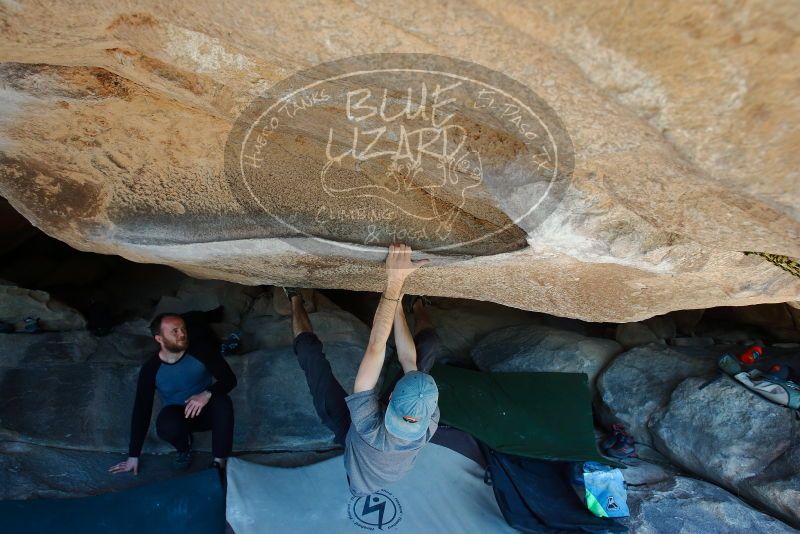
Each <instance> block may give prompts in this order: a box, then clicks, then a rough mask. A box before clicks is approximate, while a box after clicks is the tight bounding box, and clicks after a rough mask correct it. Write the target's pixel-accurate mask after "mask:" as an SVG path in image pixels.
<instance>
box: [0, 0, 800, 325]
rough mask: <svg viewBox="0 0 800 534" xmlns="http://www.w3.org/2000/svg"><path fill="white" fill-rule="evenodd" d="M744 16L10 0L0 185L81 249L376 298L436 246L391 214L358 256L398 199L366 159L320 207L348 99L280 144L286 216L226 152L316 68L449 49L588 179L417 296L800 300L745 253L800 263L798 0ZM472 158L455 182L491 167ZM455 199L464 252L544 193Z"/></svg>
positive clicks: (569, 303)
mask: <svg viewBox="0 0 800 534" xmlns="http://www.w3.org/2000/svg"><path fill="white" fill-rule="evenodd" d="M745 4H746V5H745V6H744V7H732V6H727V5H724V4H720V5H717V4H708V5H698V4H697V3H694V2H688V1H681V2H670V3H652V4H646V5H644V4H642V5H637V6H636V7H635V8H629V7H625V8H624V9H623V8H622V5H623V4H618V3H617V2H614V1H606V2H601V3H600V4H596V3H593V4H592V5H591V6H589V5H588V4H585V3H580V2H561V1H555V0H553V1H550V0H548V1H546V2H540V3H536V4H535V5H517V4H516V3H512V2H506V1H499V2H493V3H482V2H479V3H468V4H464V5H462V6H460V8H459V9H458V10H452V9H449V8H448V7H446V6H430V5H429V4H427V3H421V2H411V3H409V4H404V6H403V8H402V9H397V8H396V7H394V6H392V5H388V4H382V3H381V2H377V3H375V2H371V3H368V4H367V3H356V4H353V5H347V6H342V5H340V4H337V3H330V4H328V3H326V2H322V3H314V4H312V5H307V6H306V8H305V9H295V10H286V9H285V7H284V6H282V5H272V6H264V5H263V4H260V3H259V4H256V3H248V2H245V3H244V4H242V3H237V4H235V5H233V4H231V5H229V6H225V5H220V4H219V3H218V2H212V1H201V2H199V3H194V4H193V5H192V6H191V7H189V6H185V7H175V6H173V5H172V4H169V3H165V2H149V3H144V2H142V3H138V2H133V3H126V4H113V3H112V4H110V3H102V2H73V3H66V4H60V5H59V6H56V7H52V6H44V5H38V4H25V3H19V2H10V3H8V4H7V5H4V7H3V9H2V11H0V22H1V23H2V27H3V32H2V38H0V61H1V62H2V65H0V81H2V86H3V90H2V94H0V105H1V106H2V116H3V121H2V123H1V124H0V195H2V196H3V197H5V198H6V199H8V201H9V202H10V203H11V205H12V206H13V207H14V208H15V209H16V210H18V211H19V212H20V213H21V214H23V215H24V216H25V217H26V218H27V219H28V220H30V221H31V222H32V223H33V224H34V225H35V226H37V227H39V228H41V229H43V230H44V231H45V232H47V233H48V234H50V235H51V236H54V237H56V238H58V239H60V240H62V241H65V242H67V243H69V244H70V245H72V246H73V247H75V248H78V249H81V250H91V251H96V252H101V253H106V254H119V255H122V256H124V257H126V258H129V259H133V260H135V261H138V262H147V263H160V264H166V265H171V266H175V267H177V268H179V269H181V270H182V271H184V272H186V273H189V274H191V275H194V276H196V277H199V278H215V279H225V280H229V281H235V282H241V283H245V284H250V285H257V284H263V283H279V284H291V285H305V286H314V287H331V288H333V287H336V288H349V289H357V290H379V289H380V287H381V284H382V282H383V280H382V274H383V273H382V270H381V267H380V266H379V264H378V261H379V260H380V259H381V251H380V250H381V247H383V246H385V245H386V244H387V243H388V242H389V241H391V240H392V239H396V238H402V239H404V240H406V241H408V242H409V244H411V245H412V246H414V247H415V248H417V249H421V248H426V247H428V248H430V247H429V245H430V244H431V243H430V241H431V239H432V238H431V239H429V237H430V236H420V235H409V234H407V233H406V234H401V232H402V231H403V230H404V227H405V226H408V225H409V224H411V223H410V222H408V221H405V220H400V219H393V220H392V221H393V222H396V223H397V224H396V225H395V226H394V227H392V228H393V230H392V231H393V232H394V233H391V234H390V232H389V230H390V228H389V227H388V226H387V227H386V228H384V227H381V229H382V231H383V233H382V234H381V236H380V237H379V238H376V239H375V240H373V241H370V242H369V243H367V244H366V245H368V246H364V245H365V243H364V242H360V244H361V248H360V249H358V250H351V249H349V248H347V247H348V246H351V245H353V246H354V245H356V244H358V243H356V239H355V238H354V237H353V236H361V235H367V236H368V235H369V227H370V225H373V226H376V228H377V226H378V225H379V223H381V220H380V218H381V217H382V216H383V215H384V214H385V213H384V208H387V206H388V205H389V204H387V203H386V202H385V200H386V199H376V200H375V203H374V204H371V205H370V206H371V207H372V208H375V213H373V212H372V211H370V210H367V211H363V210H362V211H359V210H361V209H362V208H363V205H362V203H361V201H356V200H352V201H351V200H348V199H347V198H341V195H340V196H339V197H336V198H334V197H335V194H336V193H337V192H342V191H344V190H345V189H346V188H347V187H346V186H347V184H348V182H347V180H350V179H351V178H353V175H352V173H351V174H350V175H347V176H333V178H334V179H336V180H339V179H340V178H341V180H339V181H338V182H337V184H338V185H337V187H338V189H337V188H333V189H330V191H331V194H330V196H326V197H325V199H327V200H329V201H330V202H334V201H335V203H336V206H337V209H336V211H331V210H327V208H326V206H325V205H320V206H319V207H318V204H319V202H320V201H321V200H320V197H319V195H312V194H311V192H312V191H313V190H314V189H313V187H312V186H313V185H314V184H316V185H317V186H319V181H320V178H321V176H322V178H323V179H325V178H326V177H328V175H327V174H325V172H323V173H322V174H320V172H319V171H320V169H321V166H319V167H320V168H316V167H314V162H316V161H318V159H319V157H320V154H319V153H318V152H319V151H317V152H313V153H312V150H311V147H319V146H320V143H322V144H323V145H324V142H325V141H326V139H327V134H328V130H329V128H328V126H330V124H331V123H330V120H332V119H330V118H329V117H327V116H326V115H325V113H338V112H341V111H342V109H341V108H337V107H335V106H334V107H330V109H325V110H322V111H319V113H318V114H317V115H315V117H316V118H317V119H318V120H315V121H314V122H312V123H309V124H306V123H302V124H301V123H298V124H297V125H296V128H295V130H294V131H293V135H287V136H284V137H282V138H281V139H280V141H279V144H280V146H281V148H282V149H285V150H282V151H281V152H280V154H282V155H283V157H284V159H283V160H280V161H278V162H277V163H276V165H275V166H274V167H271V168H270V169H273V168H274V169H276V170H277V171H276V172H274V173H273V174H274V176H271V177H269V179H270V180H271V181H269V182H268V183H267V185H265V186H264V187H265V188H266V189H267V191H266V192H267V193H268V192H270V191H274V192H277V193H276V198H275V199H274V205H272V206H271V211H270V214H273V212H275V214H277V216H278V217H279V218H281V219H282V220H284V221H285V222H287V223H288V225H284V226H281V225H278V226H275V225H271V224H272V223H270V222H269V221H267V223H268V224H267V225H266V226H264V225H263V224H261V223H264V219H269V218H270V217H268V216H266V215H265V214H264V213H263V212H258V213H254V212H253V210H252V209H251V206H250V204H249V201H247V200H246V199H244V198H242V197H241V195H238V194H236V192H235V191H233V192H232V190H231V189H230V188H229V187H228V183H229V182H228V180H229V178H230V176H228V175H227V174H226V173H227V172H228V170H227V168H226V162H225V146H226V140H227V139H228V136H229V134H230V133H231V131H232V129H233V128H234V125H235V124H236V120H237V117H239V116H240V114H241V113H242V111H243V110H245V109H247V107H248V105H249V104H250V103H251V102H252V101H254V100H255V99H256V98H258V97H260V96H263V95H265V94H267V93H268V92H269V90H270V89H271V88H273V87H276V85H277V84H279V83H281V80H285V79H286V78H288V77H291V76H292V75H293V74H295V73H297V72H298V71H300V70H303V69H305V68H307V67H310V66H313V65H317V64H320V63H323V62H327V61H332V60H335V59H340V58H347V57H352V56H357V55H361V54H374V53H391V52H398V51H403V52H406V53H408V52H415V53H427V54H441V55H447V56H452V57H457V58H460V59H461V60H466V61H470V62H473V63H476V64H479V65H483V66H485V67H487V68H489V69H492V70H494V71H497V72H501V73H503V74H504V75H507V76H509V77H510V78H512V79H514V80H516V81H517V82H519V83H520V84H521V86H524V87H526V88H528V89H530V90H531V91H532V92H533V93H535V94H536V95H538V98H540V99H541V101H542V102H543V103H544V104H546V106H547V107H549V109H550V110H551V111H552V114H553V115H554V116H556V117H557V118H558V122H560V124H561V126H563V131H564V132H566V134H567V136H568V138H569V139H570V140H571V141H570V143H569V144H570V145H571V147H570V149H569V151H568V152H571V153H572V154H573V155H574V158H573V159H574V166H573V167H574V168H573V171H572V173H571V175H570V176H569V180H568V183H565V184H564V185H565V187H564V188H563V190H561V192H560V196H559V197H558V198H555V197H548V202H549V203H548V202H546V203H545V204H543V205H545V206H547V210H548V211H547V214H546V215H547V217H543V218H542V220H541V221H539V222H538V224H536V225H535V226H532V227H529V226H526V224H523V223H522V222H520V223H519V224H515V225H512V226H513V227H511V228H510V230H509V234H508V237H507V238H503V239H495V240H488V241H485V242H483V244H479V245H476V247H472V248H469V247H468V248H467V249H464V250H462V251H461V252H459V253H458V254H455V255H454V254H453V253H448V252H447V251H446V250H445V251H440V252H435V251H432V252H430V253H429V254H426V256H429V257H431V258H432V259H433V260H434V261H433V264H432V265H431V266H429V267H428V268H426V269H423V270H422V271H420V272H419V273H417V274H415V275H414V277H413V279H412V280H410V282H409V288H408V289H409V292H411V293H418V294H428V295H442V296H455V297H463V298H472V299H478V300H490V301H494V302H499V303H503V304H507V305H510V306H513V307H517V308H523V309H529V310H537V311H544V312H548V313H551V314H555V315H559V316H565V317H573V318H581V319H584V320H590V321H614V322H628V321H636V320H642V319H645V318H647V317H651V316H653V315H657V314H663V313H666V312H668V311H671V310H677V309H690V308H691V309H694V308H705V307H710V306H719V305H745V304H755V303H769V302H785V301H791V300H798V296H800V280H798V279H796V278H794V277H793V276H791V275H790V274H789V273H787V272H785V271H783V270H781V269H780V268H778V267H776V266H774V265H772V264H770V263H768V262H766V261H765V260H763V259H761V258H760V257H755V256H744V255H743V254H742V253H741V252H742V251H765V252H772V253H778V254H785V255H788V256H792V257H798V256H800V245H799V244H800V239H799V238H798V237H800V223H798V211H797V206H798V205H800V202H798V196H797V195H798V188H797V187H796V184H797V180H798V174H797V169H798V168H800V161H798V159H797V158H798V157H800V156H798V154H799V153H798V151H797V150H795V147H796V146H797V145H798V137H797V135H798V134H797V129H796V128H793V127H792V125H794V124H796V123H797V122H798V120H799V118H800V98H798V96H797V91H796V90H795V86H794V79H793V78H792V77H791V76H776V75H775V73H776V72H778V73H781V72H782V73H791V72H797V71H798V70H799V69H798V67H800V65H798V61H800V60H798V57H800V54H797V53H796V50H795V49H794V47H795V45H794V43H796V36H797V28H796V26H792V24H791V23H789V22H787V21H795V20H797V18H798V12H799V10H800V8H798V6H797V4H796V3H795V2H792V1H789V0H786V1H779V2H777V3H776V2H773V3H770V5H769V6H767V5H765V4H762V3H758V2H746V3H745ZM625 6H627V4H625ZM321 14H324V17H323V16H320V15H321ZM54 19H57V20H58V21H59V24H58V29H57V30H56V29H54V28H55V27H54V26H53V25H52V23H51V21H52V20H54ZM265 28H271V29H270V30H268V31H265ZM278 28H279V30H278ZM443 28H448V29H451V30H453V31H444V30H443ZM523 57H524V58H526V60H525V61H520V60H519V58H523ZM532 65H536V67H535V68H534V67H532ZM676 73H680V75H676ZM415 94H418V93H415ZM473 111H475V110H474V109H473ZM315 112H317V111H316V110H315ZM461 118H464V120H463V121H462V123H463V124H465V125H467V126H468V127H467V128H466V131H467V133H468V134H469V135H470V136H471V138H472V139H473V141H474V142H475V143H478V144H480V148H481V150H482V151H481V153H480V156H481V158H480V162H481V163H482V164H483V170H485V171H486V173H484V174H485V175H486V176H489V175H491V176H492V177H493V179H495V180H496V181H498V183H502V184H512V185H513V180H514V179H516V178H518V177H520V176H527V175H526V174H525V173H524V172H520V169H519V168H518V167H515V165H516V162H515V161H514V160H513V154H515V153H517V149H518V148H519V146H518V145H519V143H518V141H519V136H518V135H517V133H518V132H517V133H514V132H513V131H511V130H509V128H506V127H498V126H497V125H496V124H494V123H492V122H486V121H484V122H477V123H469V122H468V120H467V119H468V118H469V114H467V113H466V111H464V117H461ZM509 124H510V123H509ZM378 126H379V125H378V124H373V123H370V124H369V125H368V128H372V129H374V128H377V127H378ZM506 126H508V125H507V124H506ZM271 142H273V143H278V141H277V140H275V139H273V140H272V141H271ZM395 144H396V143H395ZM344 146H346V143H345V145H344ZM564 153H566V152H564ZM470 154H473V153H470ZM362 155H363V154H362ZM473 155H474V154H473ZM315 158H317V159H315ZM459 161H461V160H459ZM463 161H464V162H465V165H466V166H465V167H459V168H458V169H455V171H456V172H460V173H462V174H461V175H462V176H466V177H469V176H470V174H469V172H472V170H476V169H477V170H480V168H479V166H475V162H476V161H477V159H476V158H473V159H472V160H470V159H465V160H463ZM471 162H472V163H471ZM338 163H341V161H340V162H338ZM338 163H337V164H338ZM381 165H383V163H381ZM381 165H378V166H377V167H374V166H373V167H370V164H365V165H364V167H365V168H364V169H363V172H362V171H358V172H362V175H360V176H359V179H364V180H365V182H364V183H362V184H359V187H373V186H375V187H384V186H385V184H384V182H382V181H381V180H386V179H389V178H392V177H393V176H394V175H392V176H389V175H388V174H387V172H388V171H389V169H388V167H387V168H385V167H383V166H381ZM423 167H424V166H423ZM298 169H300V170H302V172H300V171H297V170H298ZM303 169H305V170H303ZM315 169H316V170H315ZM325 170H326V171H327V170H330V168H326V169H325ZM335 170H341V169H339V168H336V169H335ZM351 170H352V169H351ZM416 170H417V169H416V168H414V169H411V168H404V169H396V168H393V169H392V170H391V172H392V173H394V172H395V171H396V172H401V171H402V172H404V173H406V174H408V175H409V176H410V173H412V172H416ZM423 170H424V171H425V172H427V170H428V169H427V167H425V168H424V169H423ZM296 171H297V172H296ZM467 171H469V172H467ZM523 171H524V169H523ZM270 172H272V170H270ZM492 173H493V174H492ZM406 174H404V175H403V176H406ZM475 176H477V175H475ZM754 177H756V178H754ZM336 180H334V181H336ZM414 180H416V178H414ZM396 183H399V182H396ZM403 183H404V184H405V185H406V186H408V187H407V188H406V189H405V190H404V191H405V192H404V193H402V194H399V193H398V194H399V196H398V197H397V198H396V199H395V200H396V202H395V204H396V205H398V206H402V207H403V209H405V210H406V211H407V212H408V213H413V214H415V216H416V217H418V218H419V217H424V216H425V214H424V213H422V211H424V209H425V208H426V205H425V202H426V201H429V200H430V198H428V197H427V195H423V194H421V193H420V192H419V191H415V190H413V187H411V185H413V184H412V182H408V181H405V182H403ZM413 183H416V182H413ZM453 183H455V182H453ZM343 184H344V185H343ZM455 192H458V191H455ZM463 192H464V191H461V193H463ZM452 194H454V191H453V188H450V186H447V187H446V188H445V189H444V192H443V194H442V195H440V197H438V198H439V200H441V201H442V202H448V203H449V205H451V206H454V209H455V211H448V212H447V213H449V214H452V215H454V216H457V217H458V223H457V224H455V226H454V227H453V230H452V231H453V233H452V234H450V237H444V238H441V239H442V242H443V243H444V244H445V245H448V246H449V244H450V242H449V241H448V240H451V238H452V239H455V237H454V236H460V237H464V236H469V235H473V234H474V233H475V231H487V229H490V228H494V227H495V226H497V225H499V224H500V223H505V222H507V221H508V220H511V219H514V220H515V221H516V219H517V217H516V216H515V215H516V210H518V209H519V207H520V206H523V207H524V206H525V205H526V203H527V202H528V200H527V199H529V197H530V195H531V191H528V190H526V189H525V188H524V187H519V188H514V187H507V188H503V189H502V190H501V191H500V192H497V191H491V190H489V189H480V188H473V189H470V191H467V194H466V196H465V197H459V198H461V199H462V200H464V199H466V203H459V202H455V201H454V197H453V196H452ZM448 195H449V196H448ZM455 200H458V199H455ZM315 202H316V204H315ZM320 210H322V211H320ZM325 210H327V211H325ZM389 215H391V213H390V214H389ZM438 216H439V215H438V213H437V217H438ZM376 217H377V219H375V218H376ZM370 218H373V220H369V219H370ZM415 220H419V219H415ZM320 225H323V226H324V228H322V229H319V231H317V230H316V229H317V227H318V226H320ZM389 226H391V225H389ZM292 228H294V230H292ZM305 230H309V232H307V233H308V234H310V235H312V236H314V237H322V238H324V241H320V240H318V239H315V238H312V237H308V236H307V235H306V234H304V233H303V232H304V231H305ZM459 232H461V234H459ZM471 232H472V233H471ZM332 243H336V244H337V245H336V246H333V245H332ZM337 251H338V252H337Z"/></svg>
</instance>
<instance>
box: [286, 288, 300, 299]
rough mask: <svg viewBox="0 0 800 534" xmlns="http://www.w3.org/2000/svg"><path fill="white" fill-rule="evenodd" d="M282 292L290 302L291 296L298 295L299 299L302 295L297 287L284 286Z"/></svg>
mask: <svg viewBox="0 0 800 534" xmlns="http://www.w3.org/2000/svg"><path fill="white" fill-rule="evenodd" d="M283 292H284V293H285V294H286V298H287V299H289V302H292V297H295V296H297V297H300V300H303V295H302V294H300V288H299V287H284V288H283Z"/></svg>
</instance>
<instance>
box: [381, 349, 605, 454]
mask: <svg viewBox="0 0 800 534" xmlns="http://www.w3.org/2000/svg"><path fill="white" fill-rule="evenodd" d="M399 372H400V368H399V366H396V367H395V368H393V369H389V370H388V372H387V377H394V376H397V374H399ZM431 376H433V378H434V379H435V380H436V384H437V385H438V386H439V409H440V410H441V422H443V423H445V424H448V425H450V426H453V427H456V428H458V429H460V430H463V431H465V432H467V433H469V434H472V435H473V436H475V438H477V439H478V440H480V441H482V442H484V443H485V444H486V445H488V446H489V447H491V448H492V449H495V450H498V451H501V452H505V453H508V454H516V455H519V456H527V457H530V458H539V459H544V460H567V461H596V462H602V463H605V464H609V465H614V466H619V465H620V464H619V463H617V462H615V461H613V460H609V459H608V458H605V457H604V456H602V455H601V454H600V452H599V451H598V450H597V445H596V443H595V437H594V425H593V421H592V397H591V393H590V391H589V382H588V378H587V376H586V375H585V374H583V373H484V372H479V371H472V370H470V369H463V368H460V367H452V366H448V365H435V366H434V367H433V369H432V370H431ZM392 383H394V381H393V380H387V381H386V384H392ZM386 396H387V397H388V392H387V394H386Z"/></svg>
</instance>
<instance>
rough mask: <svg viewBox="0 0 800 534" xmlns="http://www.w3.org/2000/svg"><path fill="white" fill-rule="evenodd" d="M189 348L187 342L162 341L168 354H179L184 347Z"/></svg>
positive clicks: (185, 340)
mask: <svg viewBox="0 0 800 534" xmlns="http://www.w3.org/2000/svg"><path fill="white" fill-rule="evenodd" d="M188 346H189V340H188V339H184V340H183V341H176V342H175V343H172V342H170V341H167V340H166V339H165V340H164V348H165V349H167V350H168V351H170V352H181V351H182V350H186V347H188Z"/></svg>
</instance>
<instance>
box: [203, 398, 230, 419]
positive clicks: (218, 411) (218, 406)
mask: <svg viewBox="0 0 800 534" xmlns="http://www.w3.org/2000/svg"><path fill="white" fill-rule="evenodd" d="M208 407H209V409H210V410H211V411H212V413H214V414H215V415H233V401H232V400H231V398H230V396H229V395H228V394H227V393H214V394H212V395H211V398H210V399H209V400H208Z"/></svg>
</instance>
